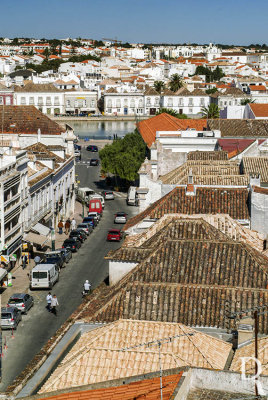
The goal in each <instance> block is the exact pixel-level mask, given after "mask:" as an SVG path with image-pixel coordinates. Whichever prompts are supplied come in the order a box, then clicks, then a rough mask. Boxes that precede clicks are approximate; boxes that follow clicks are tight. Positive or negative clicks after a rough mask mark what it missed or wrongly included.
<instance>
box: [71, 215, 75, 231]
mask: <svg viewBox="0 0 268 400" xmlns="http://www.w3.org/2000/svg"><path fill="white" fill-rule="evenodd" d="M71 228H72V231H73V230H74V229H76V220H75V219H74V218H73V219H72V222H71Z"/></svg>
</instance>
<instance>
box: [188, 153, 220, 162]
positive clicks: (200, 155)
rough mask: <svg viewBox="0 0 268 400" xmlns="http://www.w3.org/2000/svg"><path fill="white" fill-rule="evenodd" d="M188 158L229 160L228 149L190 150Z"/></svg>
mask: <svg viewBox="0 0 268 400" xmlns="http://www.w3.org/2000/svg"><path fill="white" fill-rule="evenodd" d="M187 160H196V161H198V160H203V161H205V160H211V161H216V160H226V161H227V160H228V152H227V151H190V152H189V153H188V154H187Z"/></svg>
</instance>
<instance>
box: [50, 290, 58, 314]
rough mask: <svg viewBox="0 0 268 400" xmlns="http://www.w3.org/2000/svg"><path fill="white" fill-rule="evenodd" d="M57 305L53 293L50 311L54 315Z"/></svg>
mask: <svg viewBox="0 0 268 400" xmlns="http://www.w3.org/2000/svg"><path fill="white" fill-rule="evenodd" d="M58 305H59V302H58V299H57V296H56V295H55V294H53V297H52V299H51V312H52V313H53V314H55V315H57V306H58Z"/></svg>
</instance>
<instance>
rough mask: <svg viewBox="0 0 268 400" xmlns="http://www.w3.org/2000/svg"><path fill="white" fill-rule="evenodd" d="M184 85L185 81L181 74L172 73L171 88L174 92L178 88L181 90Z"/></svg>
mask: <svg viewBox="0 0 268 400" xmlns="http://www.w3.org/2000/svg"><path fill="white" fill-rule="evenodd" d="M182 86H183V83H182V78H181V76H180V75H179V74H174V75H172V76H171V79H170V82H169V88H170V90H172V92H177V90H179V89H180V88H181V87H182Z"/></svg>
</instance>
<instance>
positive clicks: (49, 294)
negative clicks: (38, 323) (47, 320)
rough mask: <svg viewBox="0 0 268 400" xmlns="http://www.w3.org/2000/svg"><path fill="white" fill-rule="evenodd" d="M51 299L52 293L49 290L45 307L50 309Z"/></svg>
mask: <svg viewBox="0 0 268 400" xmlns="http://www.w3.org/2000/svg"><path fill="white" fill-rule="evenodd" d="M51 301H52V294H51V293H50V292H49V293H48V295H47V309H48V311H51Z"/></svg>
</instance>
